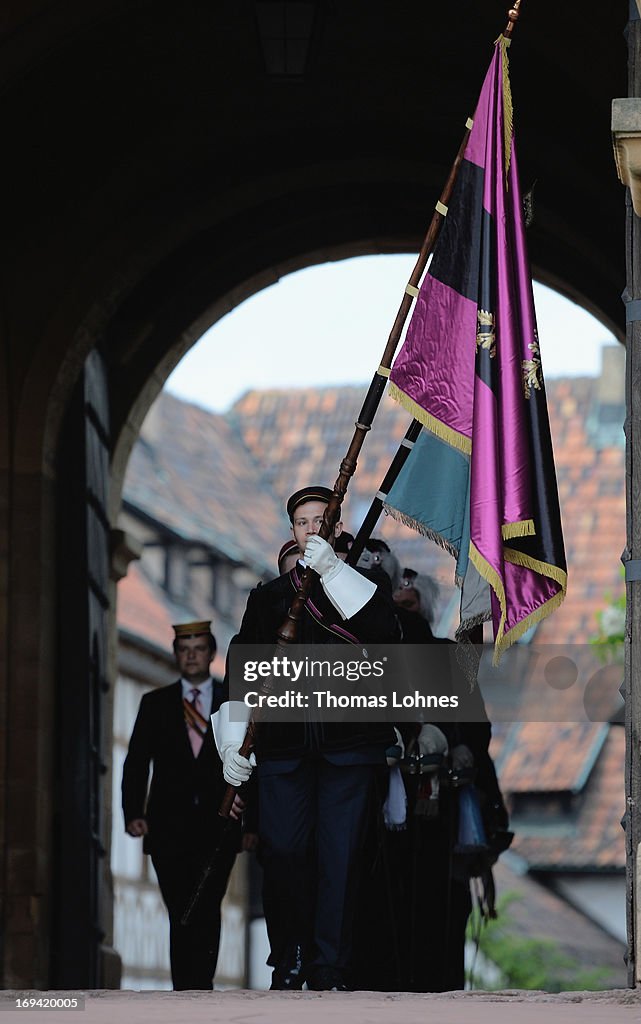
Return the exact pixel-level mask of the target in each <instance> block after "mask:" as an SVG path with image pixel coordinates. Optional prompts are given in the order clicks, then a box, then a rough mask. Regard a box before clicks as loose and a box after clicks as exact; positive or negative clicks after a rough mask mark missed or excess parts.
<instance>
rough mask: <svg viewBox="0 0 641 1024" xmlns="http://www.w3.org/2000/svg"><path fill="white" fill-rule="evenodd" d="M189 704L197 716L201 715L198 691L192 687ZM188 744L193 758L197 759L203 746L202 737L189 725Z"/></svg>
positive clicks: (194, 727)
mask: <svg viewBox="0 0 641 1024" xmlns="http://www.w3.org/2000/svg"><path fill="white" fill-rule="evenodd" d="M190 703H191V705H192V707H193V709H194V711H197V712H198V714H199V715H202V704H201V702H200V690H198V689H196V687H194V689H193V690H192V691H191V701H190ZM189 742H190V743H191V749H192V750H193V752H194V757H198V755H199V753H200V748H201V747H202V745H203V737H202V733H201V731H200V729H198V728H197V727H196V726H194V725H191V724H190V726H189Z"/></svg>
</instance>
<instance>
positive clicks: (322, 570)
mask: <svg viewBox="0 0 641 1024" xmlns="http://www.w3.org/2000/svg"><path fill="white" fill-rule="evenodd" d="M303 560H304V562H305V564H306V565H308V566H309V567H310V568H311V569H314V570H315V572H317V573H318V575H319V576H320V578H321V584H322V587H323V590H324V591H325V593H326V594H327V596H328V598H329V599H330V601H331V602H332V604H333V605H334V608H336V610H337V611H338V612H339V613H340V615H341V616H342V617H343V618H344V619H351V617H352V615H356V612H358V611H360V610H361V608H363V607H364V606H365V605H366V604H367V602H368V601H369V600H370V598H371V597H372V595H373V594H374V593H375V592H376V584H375V583H372V581H371V580H368V579H367V577H365V576H361V574H360V572H356V569H352V567H351V565H347V563H346V562H343V561H342V560H341V559H340V558H339V557H338V555H336V554H335V552H334V549H333V548H332V546H331V544H328V543H327V541H326V540H323V538H322V537H319V536H318V534H314V535H313V536H312V537H310V538H309V540H308V541H307V546H306V547H305V554H304V555H303Z"/></svg>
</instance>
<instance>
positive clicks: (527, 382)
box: [523, 341, 543, 398]
mask: <svg viewBox="0 0 641 1024" xmlns="http://www.w3.org/2000/svg"><path fill="white" fill-rule="evenodd" d="M528 348H529V350H530V352H531V353H532V358H531V359H524V360H523V391H524V392H525V397H526V398H529V397H530V395H531V394H532V388H534V390H535V391H540V390H541V385H542V383H543V377H542V374H541V350H540V348H539V343H538V341H531V342H530V344H529V345H528Z"/></svg>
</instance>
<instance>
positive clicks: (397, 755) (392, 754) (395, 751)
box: [385, 726, 405, 768]
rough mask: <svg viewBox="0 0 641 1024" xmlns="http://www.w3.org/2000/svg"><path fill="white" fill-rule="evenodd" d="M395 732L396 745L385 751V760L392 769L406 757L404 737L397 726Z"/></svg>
mask: <svg viewBox="0 0 641 1024" xmlns="http://www.w3.org/2000/svg"><path fill="white" fill-rule="evenodd" d="M394 732H395V733H396V743H395V744H394V745H393V746H391V747H388V748H387V750H386V751H385V760H386V761H387V764H388V765H389V767H390V768H391V767H392V765H395V764H398V762H399V761H402V760H403V758H404V757H405V744H404V743H403V737H402V736H401V734H400V732H399V731H398V729H397V728H396V726H394Z"/></svg>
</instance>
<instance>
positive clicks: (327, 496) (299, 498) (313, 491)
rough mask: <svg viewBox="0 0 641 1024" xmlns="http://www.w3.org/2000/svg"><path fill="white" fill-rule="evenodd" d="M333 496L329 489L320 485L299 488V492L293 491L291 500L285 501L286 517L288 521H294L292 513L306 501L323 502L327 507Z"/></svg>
mask: <svg viewBox="0 0 641 1024" xmlns="http://www.w3.org/2000/svg"><path fill="white" fill-rule="evenodd" d="M333 494H334V492H333V491H332V490H330V488H329V487H321V486H320V485H316V486H314V487H301V489H300V490H299V491H294V493H293V494H292V496H291V498H289V499H288V501H287V515H288V516H289V518H290V521H291V522H293V521H294V512H295V511H296V509H297V508H298V506H299V505H303V504H304V503H305V502H306V501H324V502H325V504H326V505H328V504H329V502H330V500H331V498H332V495H333Z"/></svg>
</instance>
